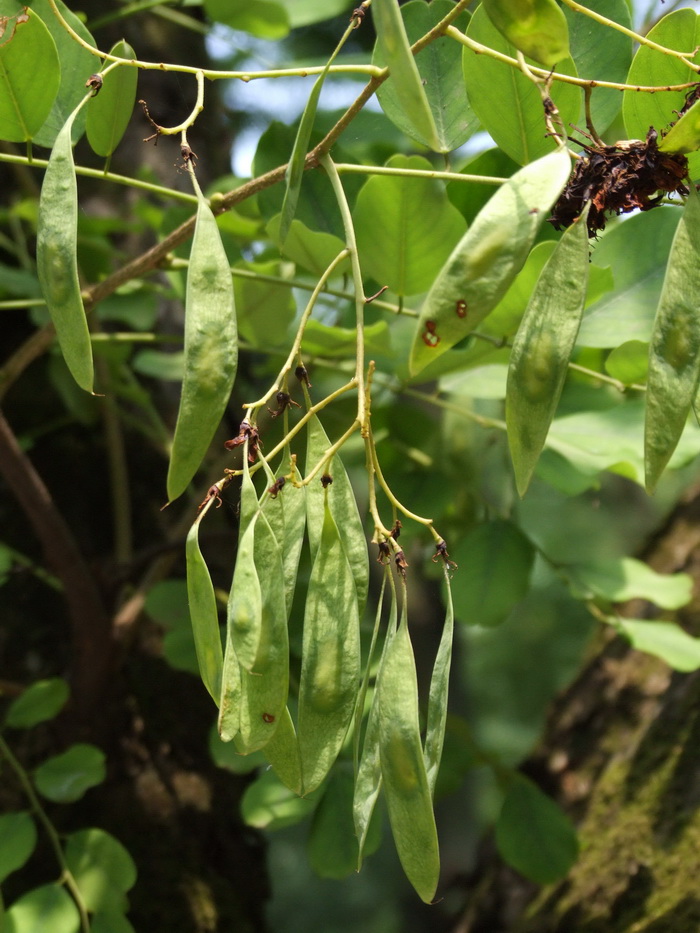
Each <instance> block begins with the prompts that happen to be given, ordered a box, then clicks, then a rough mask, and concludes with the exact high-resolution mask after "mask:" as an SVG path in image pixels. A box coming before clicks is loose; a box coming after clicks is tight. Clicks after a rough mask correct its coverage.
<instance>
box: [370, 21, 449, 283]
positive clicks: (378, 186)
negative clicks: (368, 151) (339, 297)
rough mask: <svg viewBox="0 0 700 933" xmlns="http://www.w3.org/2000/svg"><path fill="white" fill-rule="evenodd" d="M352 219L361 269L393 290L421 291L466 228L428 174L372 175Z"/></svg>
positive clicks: (422, 165)
mask: <svg viewBox="0 0 700 933" xmlns="http://www.w3.org/2000/svg"><path fill="white" fill-rule="evenodd" d="M421 5H422V4H421ZM387 166H388V167H390V168H399V169H419V170H422V171H430V170H431V168H432V166H431V164H430V162H428V160H427V159H424V158H422V157H421V156H402V155H397V156H393V157H392V158H391V159H389V161H388V162H387ZM353 219H354V223H355V230H356V234H357V248H358V250H359V253H360V264H361V266H362V269H363V272H364V273H366V274H368V275H371V276H372V278H373V279H375V280H376V281H377V282H378V283H379V284H380V285H388V286H389V288H390V289H391V290H392V291H393V292H395V293H396V294H397V295H418V294H421V293H422V292H425V291H426V290H427V289H428V288H429V287H430V285H431V283H432V282H433V279H434V278H435V269H439V268H440V267H441V266H442V265H443V264H444V263H445V262H446V260H447V258H448V256H449V255H450V253H451V252H452V249H453V248H454V246H455V245H456V243H457V242H458V241H459V239H460V238H461V237H462V236H463V235H464V233H465V230H466V224H465V222H464V219H463V218H462V216H461V214H460V213H459V211H458V210H457V208H456V207H453V206H452V204H450V202H449V200H448V199H447V195H446V194H445V187H444V185H443V184H441V183H440V182H438V181H433V180H431V179H427V178H410V177H400V176H389V175H377V176H376V177H374V178H370V179H369V180H368V181H367V182H366V184H365V186H364V187H363V188H362V190H361V191H360V193H359V195H358V197H357V204H356V206H355V211H354V213H353Z"/></svg>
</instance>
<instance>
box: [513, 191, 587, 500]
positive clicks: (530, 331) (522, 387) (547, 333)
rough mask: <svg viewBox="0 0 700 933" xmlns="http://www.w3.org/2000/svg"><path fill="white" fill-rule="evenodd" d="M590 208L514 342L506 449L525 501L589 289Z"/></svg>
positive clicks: (550, 265) (553, 263) (540, 284)
mask: <svg viewBox="0 0 700 933" xmlns="http://www.w3.org/2000/svg"><path fill="white" fill-rule="evenodd" d="M588 207H589V206H588V205H586V208H585V209H584V211H583V213H582V214H581V217H580V218H579V220H577V221H576V223H574V224H572V225H571V226H570V227H569V228H568V229H567V230H566V232H565V233H564V235H563V236H562V238H561V240H560V241H559V243H558V244H557V246H556V248H555V250H554V252H553V253H552V255H551V256H550V258H549V259H548V261H547V263H546V265H545V267H544V268H543V270H542V272H541V274H540V277H539V278H538V280H537V284H536V286H535V289H534V291H533V293H532V296H531V298H530V301H529V303H528V306H527V309H526V310H525V314H524V316H523V319H522V321H521V323H520V327H519V328H518V332H517V334H516V336H515V340H514V341H513V349H512V351H511V354H510V365H509V368H508V384H507V388H506V424H507V426H508V443H509V445H510V454H511V457H512V459H513V468H514V470H515V482H516V486H517V488H518V492H519V493H520V495H521V496H523V495H525V491H526V489H527V487H528V485H529V483H530V479H531V478H532V474H533V472H534V469H535V466H536V465H537V461H538V459H539V456H540V453H541V452H542V448H543V447H544V442H545V440H546V438H547V433H548V431H549V426H550V424H551V423H552V418H553V417H554V413H555V412H556V410H557V405H558V404H559V399H560V397H561V393H562V389H563V388H564V382H565V380H566V374H567V372H568V366H569V359H570V357H571V353H572V351H573V349H574V344H575V343H576V335H577V334H578V330H579V326H580V324H581V318H582V316H583V306H584V302H585V299H586V289H587V287H588V265H589V263H588V230H587V228H586V216H587V215H588Z"/></svg>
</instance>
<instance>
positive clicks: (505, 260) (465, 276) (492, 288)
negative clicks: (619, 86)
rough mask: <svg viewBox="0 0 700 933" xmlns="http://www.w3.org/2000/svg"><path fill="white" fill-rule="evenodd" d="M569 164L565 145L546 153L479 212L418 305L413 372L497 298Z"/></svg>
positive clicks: (467, 330) (452, 342) (514, 271)
mask: <svg viewBox="0 0 700 933" xmlns="http://www.w3.org/2000/svg"><path fill="white" fill-rule="evenodd" d="M570 168H571V160H570V159H569V156H568V154H567V152H566V150H565V149H557V150H555V151H554V152H550V153H548V154H547V155H545V156H542V158H541V159H537V160H536V161H535V162H531V163H530V164H529V165H526V166H525V167H524V168H522V169H520V170H519V171H517V172H516V173H515V174H514V175H513V176H511V178H509V179H508V181H507V182H506V183H505V184H504V185H502V186H501V188H499V190H498V191H497V192H496V194H494V195H493V197H492V198H491V199H490V200H489V201H488V202H487V203H486V204H485V206H484V207H483V208H482V209H481V210H480V211H479V214H478V215H477V217H476V220H475V221H474V223H473V224H472V226H471V227H470V228H469V230H467V232H466V234H465V235H464V236H463V237H462V239H461V240H460V242H459V243H458V244H457V246H456V247H455V248H454V250H453V251H452V255H451V256H450V258H449V259H448V260H447V262H446V263H445V265H444V266H443V267H442V269H441V270H440V272H439V273H438V276H437V279H436V280H435V282H434V283H433V287H432V288H431V289H430V292H429V293H428V297H427V298H426V300H425V303H424V304H423V308H422V309H421V313H420V318H419V320H418V326H417V328H416V333H415V337H414V340H413V347H412V349H411V357H410V369H411V373H412V374H413V375H415V374H416V373H418V372H420V371H421V370H422V369H424V367H426V366H427V365H428V363H431V362H432V361H433V360H435V359H437V358H438V357H439V356H441V355H442V354H443V353H444V352H445V351H446V350H449V349H450V348H451V347H453V346H454V345H455V344H456V343H458V342H459V341H460V340H462V339H463V338H464V337H466V336H467V335H468V334H469V333H471V331H472V330H473V329H474V328H475V327H476V326H477V324H479V323H480V322H481V321H482V320H483V319H484V318H485V317H486V315H487V314H488V313H489V312H490V311H492V310H493V308H494V307H495V306H496V304H497V303H498V302H499V301H500V299H501V298H502V297H503V295H504V294H505V293H506V291H507V290H508V286H509V285H510V284H511V282H512V281H513V279H514V278H515V276H516V275H517V273H518V272H519V271H520V269H522V267H523V265H524V263H525V260H526V259H527V255H528V253H529V252H530V249H531V248H532V245H533V243H534V241H535V237H536V236H537V231H538V230H539V228H540V227H541V225H542V223H543V221H544V220H545V219H546V217H547V214H548V212H549V210H550V208H551V207H552V205H553V204H554V202H555V201H556V199H557V197H558V196H559V193H560V192H561V190H562V188H563V187H564V185H565V183H566V180H567V178H568V176H569V171H570Z"/></svg>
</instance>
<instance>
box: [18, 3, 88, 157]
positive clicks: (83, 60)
mask: <svg viewBox="0 0 700 933" xmlns="http://www.w3.org/2000/svg"><path fill="white" fill-rule="evenodd" d="M30 6H31V8H32V10H33V11H34V12H35V13H38V14H39V16H41V18H42V19H43V21H44V23H45V24H46V28H47V29H48V30H49V32H50V33H51V35H52V36H53V41H54V42H55V43H56V49H57V50H58V58H59V61H60V63H61V68H60V76H61V84H60V87H59V89H58V94H57V96H56V98H55V99H54V102H53V105H52V107H51V111H50V113H49V115H48V117H47V118H46V120H45V121H44V123H43V124H42V126H41V128H40V129H39V130H38V132H36V133H35V134H34V142H35V143H36V145H37V146H45V147H46V148H47V149H50V148H51V147H52V146H53V144H54V143H55V142H56V137H57V136H58V134H59V132H60V130H61V127H62V126H63V125H64V123H65V122H66V120H67V119H68V117H69V116H70V114H71V113H72V112H73V110H75V108H76V107H77V106H78V104H79V103H80V101H81V100H82V99H83V97H84V96H85V81H86V80H87V78H88V77H89V75H90V73H91V72H93V71H94V70H95V62H96V59H95V56H94V55H93V54H92V53H91V52H89V51H88V50H87V49H86V48H84V47H83V46H82V45H80V44H79V43H78V42H76V41H75V39H74V38H73V36H71V34H70V33H69V32H68V31H67V30H66V28H65V26H64V25H63V23H61V22H60V21H59V20H58V17H57V16H56V14H55V13H54V11H53V9H52V7H51V4H50V3H49V0H31V3H30ZM56 6H57V7H58V10H59V12H60V14H61V16H62V17H63V18H64V20H65V21H66V22H67V23H68V25H69V26H70V27H71V29H73V30H75V32H76V33H77V34H78V35H79V36H80V38H81V39H83V40H84V41H85V42H87V43H88V45H91V46H93V48H94V47H95V46H96V43H95V40H94V38H93V36H92V33H91V32H90V31H89V29H87V27H86V26H85V23H84V22H83V21H82V19H80V17H79V16H76V14H75V13H73V11H72V10H69V9H68V7H67V6H66V5H65V3H64V2H63V0H56ZM85 120H86V115H85V111H84V110H81V111H80V113H79V114H78V115H77V116H76V118H75V120H74V121H73V129H72V133H71V136H72V139H73V143H74V144H75V143H76V142H77V141H78V140H79V139H80V137H81V136H82V135H83V133H84V132H85Z"/></svg>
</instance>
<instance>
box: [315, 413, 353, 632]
mask: <svg viewBox="0 0 700 933" xmlns="http://www.w3.org/2000/svg"><path fill="white" fill-rule="evenodd" d="M330 446H331V442H330V441H329V440H328V435H327V434H326V432H325V431H324V429H323V426H322V425H321V422H320V421H319V420H318V418H317V417H316V416H315V415H314V416H313V417H312V418H311V419H310V420H309V423H308V425H307V448H306V469H307V471H308V470H310V469H313V467H315V466H316V464H317V463H318V461H319V460H320V459H321V457H322V456H323V455H324V453H325V452H326V450H328V448H329V447H330ZM323 470H324V471H325V472H327V473H329V475H330V476H332V478H333V482H332V484H331V485H330V486H329V487H328V496H326V495H325V491H324V489H323V486H322V485H321V482H320V479H319V478H318V477H317V478H316V479H314V481H313V482H312V483H311V484H310V485H309V486H307V487H306V521H307V526H308V534H309V547H310V549H311V558H312V560H313V559H315V557H316V553H317V551H318V547H319V543H320V539H321V529H322V528H323V524H324V515H325V509H326V502H327V503H328V506H329V507H330V510H331V514H332V516H333V518H334V520H335V524H336V526H337V528H338V532H339V534H340V537H341V540H342V542H343V548H344V550H345V554H346V556H347V559H348V561H349V563H350V567H351V568H352V575H353V578H354V580H355V587H356V589H357V602H358V609H359V613H360V615H361V614H362V612H363V611H364V607H365V602H366V601H367V588H368V586H369V559H368V555H367V539H366V537H365V531H364V528H363V525H362V519H361V518H360V513H359V511H358V509H357V502H356V501H355V494H354V492H353V490H352V486H351V485H350V480H349V479H348V474H347V473H346V472H345V467H344V466H343V462H342V460H341V459H340V457H339V456H338V455H337V454H336V455H335V456H334V457H333V458H332V460H331V461H330V463H328V464H326V465H325V466H324V468H323Z"/></svg>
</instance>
